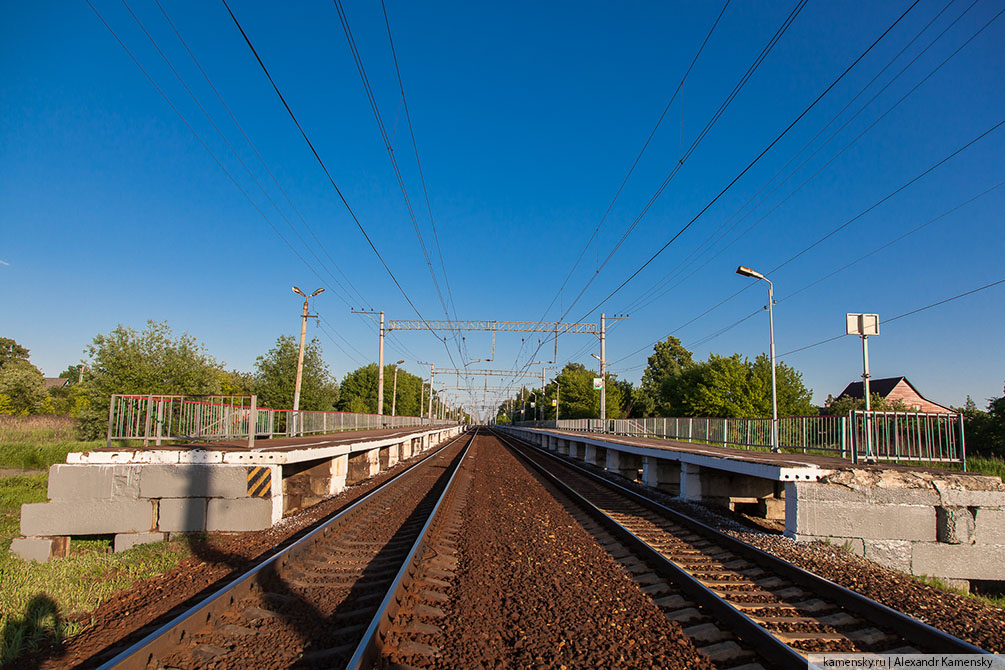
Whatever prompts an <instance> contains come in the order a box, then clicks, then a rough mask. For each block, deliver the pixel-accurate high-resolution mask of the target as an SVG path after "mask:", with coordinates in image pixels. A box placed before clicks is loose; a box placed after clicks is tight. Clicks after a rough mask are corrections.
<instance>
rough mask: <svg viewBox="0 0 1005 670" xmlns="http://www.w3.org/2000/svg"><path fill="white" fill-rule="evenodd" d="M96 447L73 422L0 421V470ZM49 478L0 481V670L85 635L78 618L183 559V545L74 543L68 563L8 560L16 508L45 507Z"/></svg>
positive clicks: (33, 464) (185, 552)
mask: <svg viewBox="0 0 1005 670" xmlns="http://www.w3.org/2000/svg"><path fill="white" fill-rule="evenodd" d="M97 446H104V440H96V441H90V442H81V441H77V427H76V422H75V421H73V420H72V419H67V418H65V417H24V418H19V417H0V467H6V468H21V469H35V468H41V469H44V468H48V466H50V465H52V464H53V463H63V462H65V461H66V454H67V453H69V452H70V451H86V450H87V449H93V448H95V447H97ZM48 479H49V475H48V473H47V472H41V473H26V474H20V475H14V476H11V477H3V478H0V666H3V667H8V666H9V667H14V666H15V665H16V663H17V659H18V658H21V657H23V656H24V655H25V654H30V653H32V652H34V651H36V650H38V649H39V648H41V647H44V646H48V645H50V644H52V643H55V642H59V641H60V640H62V639H65V638H67V637H72V636H73V635H76V634H77V633H79V632H80V631H82V630H83V629H84V628H86V625H87V624H86V621H85V622H84V623H81V620H82V615H85V614H86V613H87V612H90V611H92V610H94V609H96V608H97V607H98V606H99V605H101V603H103V602H105V601H106V600H108V599H109V598H110V597H111V596H112V595H113V594H115V593H116V592H117V591H120V590H122V589H127V588H129V587H130V586H131V585H132V584H134V583H135V582H137V581H139V580H142V579H147V578H149V577H152V576H154V575H158V574H161V573H163V572H165V571H167V570H170V569H171V568H173V567H174V566H176V565H177V564H178V562H179V561H180V560H181V559H182V558H184V557H185V556H188V555H189V550H188V545H187V543H186V542H185V541H184V540H175V541H172V542H166V543H165V542H161V543H157V544H150V545H143V546H140V547H136V548H134V549H131V550H129V551H126V552H123V553H120V554H113V553H111V541H110V540H107V539H96V540H86V541H78V540H74V541H73V542H72V543H71V547H70V552H71V553H70V556H68V557H66V558H63V559H59V560H55V561H50V562H48V563H35V562H28V561H24V560H22V559H20V558H18V557H16V556H14V555H12V554H10V553H9V549H10V543H11V540H13V539H14V538H15V537H17V536H19V535H20V523H21V522H20V515H21V505H22V504H24V503H36V502H45V501H46V500H47V497H46V488H47V486H48Z"/></svg>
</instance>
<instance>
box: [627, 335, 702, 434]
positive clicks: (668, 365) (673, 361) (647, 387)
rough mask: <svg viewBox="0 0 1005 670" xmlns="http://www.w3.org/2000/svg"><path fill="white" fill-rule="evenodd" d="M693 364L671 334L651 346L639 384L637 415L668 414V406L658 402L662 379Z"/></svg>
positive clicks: (686, 352)
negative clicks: (650, 352) (650, 353)
mask: <svg viewBox="0 0 1005 670" xmlns="http://www.w3.org/2000/svg"><path fill="white" fill-rule="evenodd" d="M693 365H694V359H693V358H692V354H691V352H690V351H688V350H687V349H686V348H685V347H684V345H682V344H681V342H680V340H679V339H678V338H676V337H674V336H672V335H670V336H668V337H667V339H665V340H663V341H662V342H657V343H656V346H654V347H653V354H652V356H650V357H649V360H648V362H647V364H646V369H645V370H644V371H643V372H642V382H641V383H640V384H639V391H640V393H639V402H638V405H639V410H638V411H639V413H638V414H637V416H653V415H654V414H656V415H661V416H670V415H672V412H671V411H670V408H669V407H666V406H663V405H661V404H660V402H659V400H660V388H661V387H662V385H663V382H664V380H666V379H671V378H674V377H677V376H679V375H681V374H682V373H683V372H684V371H685V370H687V369H688V368H690V367H692V366H693Z"/></svg>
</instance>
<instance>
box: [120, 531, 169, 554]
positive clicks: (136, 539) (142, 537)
mask: <svg viewBox="0 0 1005 670" xmlns="http://www.w3.org/2000/svg"><path fill="white" fill-rule="evenodd" d="M165 539H167V533H119V534H118V535H116V536H115V541H114V542H113V543H112V546H113V548H114V550H115V553H116V554H117V553H119V552H120V551H128V550H130V549H132V548H133V547H138V546H140V545H141V544H153V543H154V542H163V541H164V540H165Z"/></svg>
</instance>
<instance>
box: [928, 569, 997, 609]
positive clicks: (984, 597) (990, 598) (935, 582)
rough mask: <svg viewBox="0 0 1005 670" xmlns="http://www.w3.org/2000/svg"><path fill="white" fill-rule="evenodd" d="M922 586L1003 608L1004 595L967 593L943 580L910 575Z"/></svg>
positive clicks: (929, 576)
mask: <svg viewBox="0 0 1005 670" xmlns="http://www.w3.org/2000/svg"><path fill="white" fill-rule="evenodd" d="M912 577H914V578H915V579H917V580H918V581H919V582H921V583H922V584H926V585H927V586H931V587H932V588H934V589H939V590H940V591H946V592H947V593H955V594H956V595H958V596H963V597H964V598H975V599H977V600H980V601H981V602H983V603H985V604H987V605H991V606H993V607H1002V608H1005V594H990V593H988V594H984V593H967V592H966V591H964V590H963V589H958V588H956V587H955V586H951V585H950V584H949V583H948V582H946V581H945V580H942V579H939V578H938V577H932V576H931V575H921V576H915V575H912Z"/></svg>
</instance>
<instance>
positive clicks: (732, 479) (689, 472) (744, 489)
mask: <svg viewBox="0 0 1005 670" xmlns="http://www.w3.org/2000/svg"><path fill="white" fill-rule="evenodd" d="M779 493H781V491H780V490H779V487H778V486H776V482H774V481H773V480H770V479H764V478H761V477H754V476H751V475H744V474H740V473H736V472H726V471H725V470H716V469H713V468H706V467H700V466H697V465H694V464H692V463H682V464H681V474H680V495H681V496H682V497H684V498H687V499H689V500H700V501H701V502H703V503H706V504H709V505H718V506H720V507H726V508H728V509H731V510H732V509H734V507H735V505H736V504H737V503H747V504H751V505H758V504H759V503H761V502H762V501H763V500H764V499H766V498H774V497H776V495H778V494H779ZM772 511H774V512H775V513H777V508H775V507H773V508H772Z"/></svg>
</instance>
